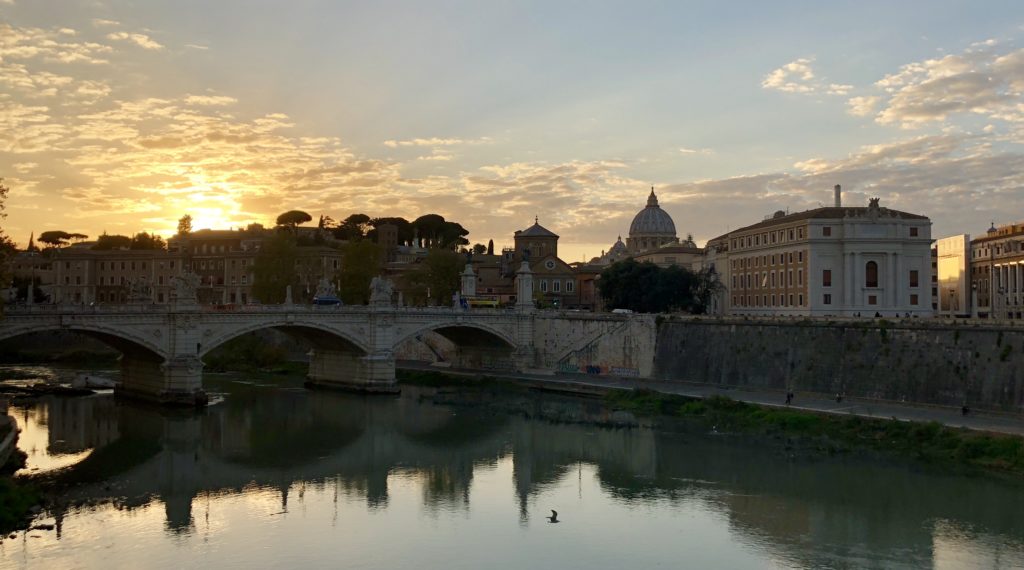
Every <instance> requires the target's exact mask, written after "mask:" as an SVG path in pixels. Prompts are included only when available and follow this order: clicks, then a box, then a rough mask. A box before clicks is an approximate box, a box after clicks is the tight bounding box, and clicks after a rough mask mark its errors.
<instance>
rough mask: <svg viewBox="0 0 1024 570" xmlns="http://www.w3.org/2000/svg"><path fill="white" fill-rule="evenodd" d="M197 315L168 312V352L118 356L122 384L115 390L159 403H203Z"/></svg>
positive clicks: (131, 396)
mask: <svg viewBox="0 0 1024 570" xmlns="http://www.w3.org/2000/svg"><path fill="white" fill-rule="evenodd" d="M198 320H199V315H198V312H197V311H195V310H192V311H181V310H178V311H172V312H169V313H167V326H166V327H165V329H164V330H166V331H167V332H166V334H168V335H169V338H168V339H167V345H166V346H167V347H168V349H169V350H168V353H167V354H166V355H164V356H162V357H160V356H156V355H154V354H151V353H148V352H144V351H138V352H132V351H127V352H124V353H123V356H122V357H121V386H120V387H119V388H118V389H117V393H118V394H119V395H121V396H126V397H129V398H135V399H141V400H149V401H152V402H156V403H159V404H167V405H184V406H203V405H206V403H207V401H208V399H207V395H206V391H204V390H203V361H202V360H201V359H200V358H199V355H200V354H201V352H202V337H201V334H200V329H199V326H198Z"/></svg>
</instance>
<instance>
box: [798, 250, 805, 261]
mask: <svg viewBox="0 0 1024 570" xmlns="http://www.w3.org/2000/svg"><path fill="white" fill-rule="evenodd" d="M796 260H797V262H798V263H803V262H804V252H802V251H798V252H796Z"/></svg>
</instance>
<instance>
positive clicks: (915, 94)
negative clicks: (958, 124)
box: [850, 40, 1024, 128]
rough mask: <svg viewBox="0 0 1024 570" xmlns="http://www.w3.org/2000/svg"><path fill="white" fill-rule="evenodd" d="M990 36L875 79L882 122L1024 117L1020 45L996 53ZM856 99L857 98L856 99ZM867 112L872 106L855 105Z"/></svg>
mask: <svg viewBox="0 0 1024 570" xmlns="http://www.w3.org/2000/svg"><path fill="white" fill-rule="evenodd" d="M997 48H998V44H997V43H996V42H994V41H992V40H989V41H986V42H979V43H976V44H972V46H971V47H970V48H968V49H966V50H965V51H964V52H963V53H959V54H949V55H946V56H943V57H941V58H935V59H927V60H924V61H920V62H913V63H909V64H907V65H904V66H902V67H901V68H900V69H899V71H897V72H896V73H892V74H889V75H886V76H885V77H883V78H882V79H880V80H878V81H877V82H876V83H875V87H876V88H877V89H878V90H879V91H880V92H881V95H879V96H876V97H872V99H873V100H874V102H873V103H872V107H873V106H874V104H876V103H877V104H879V107H880V111H879V112H878V113H877V115H875V120H876V121H877V122H878V123H880V124H883V125H895V126H900V127H903V128H914V127H918V126H921V125H924V124H927V123H937V122H946V121H948V120H951V119H953V118H955V117H959V116H969V115H978V116H983V117H987V118H989V119H995V120H1000V121H1007V122H1015V123H1019V122H1022V121H1024V49H1019V50H1015V51H1010V52H1007V53H999V51H998V50H997ZM855 99H856V98H855ZM850 106H851V112H853V111H852V109H855V108H857V109H861V110H862V111H863V113H862V114H864V115H867V114H870V113H871V112H872V110H873V109H868V108H867V107H865V106H863V105H860V104H859V103H854V99H851V100H850Z"/></svg>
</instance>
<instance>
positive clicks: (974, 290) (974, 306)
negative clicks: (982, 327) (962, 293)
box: [971, 281, 978, 319]
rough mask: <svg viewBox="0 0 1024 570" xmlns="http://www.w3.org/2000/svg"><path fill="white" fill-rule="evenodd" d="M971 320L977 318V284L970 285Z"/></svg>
mask: <svg viewBox="0 0 1024 570" xmlns="http://www.w3.org/2000/svg"><path fill="white" fill-rule="evenodd" d="M971 318H972V319H976V318H978V282H977V281H974V282H972V283H971Z"/></svg>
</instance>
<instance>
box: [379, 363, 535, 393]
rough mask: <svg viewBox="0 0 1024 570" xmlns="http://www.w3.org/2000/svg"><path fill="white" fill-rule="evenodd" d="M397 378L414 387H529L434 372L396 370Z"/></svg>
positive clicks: (482, 378) (488, 377)
mask: <svg viewBox="0 0 1024 570" xmlns="http://www.w3.org/2000/svg"><path fill="white" fill-rule="evenodd" d="M395 378H397V379H398V381H399V382H400V383H402V384H410V385H413V386H431V387H435V388H438V387H442V386H473V387H481V388H488V389H492V388H500V389H502V390H510V389H511V390H516V391H521V390H526V389H528V388H529V386H527V385H524V384H523V383H522V382H514V381H512V380H504V379H501V378H493V377H490V376H462V375H458V376H457V375H454V374H446V373H444V372H435V371H433V370H403V369H401V368H400V369H398V370H395Z"/></svg>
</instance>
